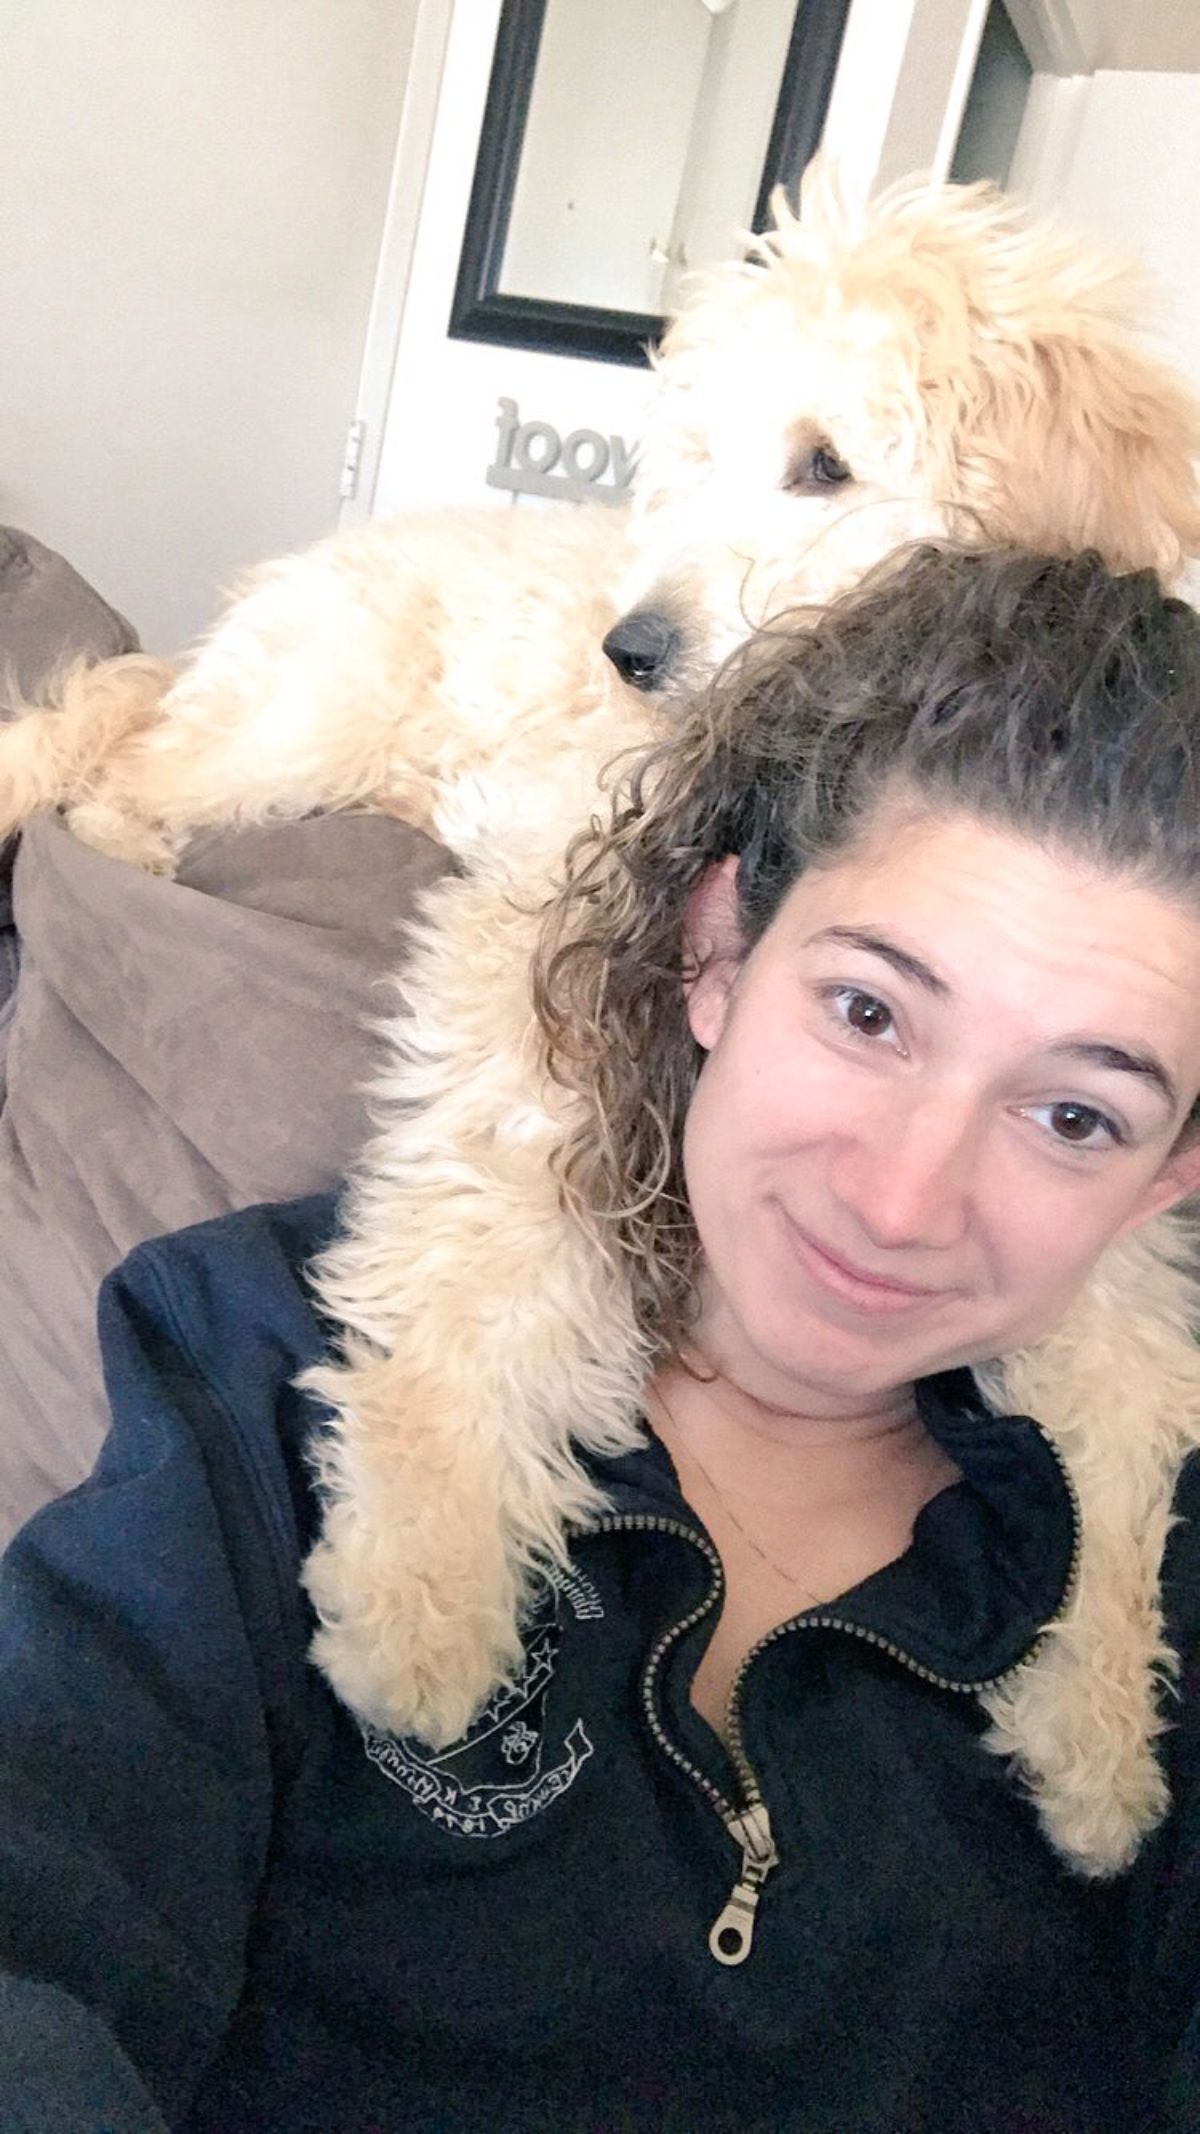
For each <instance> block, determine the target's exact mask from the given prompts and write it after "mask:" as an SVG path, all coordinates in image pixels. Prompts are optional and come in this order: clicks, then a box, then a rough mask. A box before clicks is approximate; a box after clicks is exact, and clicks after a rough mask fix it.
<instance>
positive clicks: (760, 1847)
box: [708, 1801, 779, 1964]
mask: <svg viewBox="0 0 1200 2134" xmlns="http://www.w3.org/2000/svg"><path fill="white" fill-rule="evenodd" d="M725 1827H726V1829H727V1830H728V1832H729V1834H730V1836H731V1837H734V1838H736V1839H737V1842H738V1844H739V1845H740V1846H741V1848H742V1872H741V1874H740V1875H739V1877H738V1880H737V1883H736V1886H735V1888H734V1891H733V1895H732V1896H731V1897H730V1899H729V1902H728V1904H727V1905H726V1907H725V1909H724V1911H723V1912H722V1913H721V1915H720V1918H719V1919H718V1920H717V1921H716V1923H715V1925H714V1926H713V1929H712V1932H711V1933H710V1935H709V1937H708V1946H709V1949H710V1950H711V1952H712V1954H713V1955H714V1956H715V1957H716V1959H717V1962H718V1963H719V1964H744V1963H745V1961H746V1958H747V1957H748V1956H749V1954H750V1943H751V1941H752V1940H753V1937H754V1914H755V1912H756V1911H757V1910H758V1893H759V1891H760V1889H761V1888H762V1886H763V1883H764V1882H765V1881H766V1879H767V1876H768V1875H769V1874H770V1872H771V1869H772V1868H773V1867H778V1865H779V1854H778V1853H777V1852H776V1850H775V1840H774V1838H773V1837H772V1836H771V1818H770V1816H769V1815H768V1814H767V1806H766V1802H765V1801H755V1803H754V1805H753V1807H752V1808H747V1809H746V1811H745V1813H744V1814H743V1815H735V1816H731V1817H730V1819H729V1821H728V1823H727V1824H726V1826H725Z"/></svg>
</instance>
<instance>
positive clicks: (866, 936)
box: [805, 926, 952, 1000]
mask: <svg viewBox="0 0 1200 2134" xmlns="http://www.w3.org/2000/svg"><path fill="white" fill-rule="evenodd" d="M818 941H836V942H838V943H839V945H840V946H841V947H842V948H861V949H865V951H866V953H867V955H868V956H881V957H882V958H883V961H884V962H885V963H890V964H891V966H892V969H893V970H894V971H898V972H899V974H900V976H901V978H911V979H912V980H913V981H914V983H915V984H916V985H919V986H921V987H923V989H924V990H925V992H926V993H932V994H933V996H934V998H935V1000H949V999H951V998H952V988H951V987H950V986H948V985H947V983H946V981H945V979H944V978H939V977H938V974H937V972H936V971H931V970H930V968H929V965H928V964H927V963H922V961H921V958H920V957H919V956H914V955H912V954H911V953H910V952H909V950H908V949H906V948H900V947H899V946H898V944H897V943H896V942H895V941H889V940H888V938H887V936H886V935H885V934H874V933H871V932H870V931H869V930H867V929H866V928H864V927H861V926H823V927H822V928H821V930H820V932H819V933H816V934H811V935H810V936H809V938H808V940H807V941H806V942H805V947H806V948H812V947H813V946H814V945H815V944H816V943H817V942H818Z"/></svg>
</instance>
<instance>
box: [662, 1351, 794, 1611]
mask: <svg viewBox="0 0 1200 2134" xmlns="http://www.w3.org/2000/svg"><path fill="white" fill-rule="evenodd" d="M653 1397H654V1399H655V1400H656V1401H657V1402H658V1404H659V1407H660V1408H661V1409H662V1411H663V1414H664V1415H665V1416H666V1418H667V1421H668V1422H669V1423H670V1425H671V1428H672V1430H673V1431H674V1433H675V1436H676V1439H677V1440H678V1442H679V1444H680V1445H681V1446H682V1448H683V1450H684V1452H685V1453H686V1454H687V1456H688V1458H689V1460H690V1461H691V1462H692V1464H693V1466H694V1467H696V1468H697V1469H698V1471H699V1473H700V1474H701V1475H703V1477H704V1480H705V1481H706V1482H707V1484H708V1486H709V1488H710V1489H711V1491H712V1493H713V1496H714V1497H715V1498H716V1500H717V1503H718V1504H719V1505H720V1507H721V1510H722V1511H723V1512H724V1513H725V1516H726V1518H727V1519H728V1520H730V1522H731V1523H732V1525H733V1526H735V1527H736V1528H737V1531H738V1533H739V1534H740V1535H741V1537H742V1540H743V1541H744V1542H745V1544H746V1546H747V1548H748V1549H752V1550H753V1551H754V1554H755V1555H756V1556H757V1557H758V1559H759V1562H760V1563H765V1564H766V1566H767V1569H768V1570H769V1571H774V1573H775V1576H776V1577H777V1578H781V1579H782V1580H783V1582H784V1584H785V1585H786V1586H791V1587H792V1588H793V1589H794V1590H795V1591H796V1592H797V1593H803V1594H804V1596H805V1598H806V1599H807V1600H810V1601H811V1602H812V1604H813V1606H814V1608H819V1607H820V1606H821V1602H820V1599H819V1597H818V1595H817V1594H815V1593H814V1592H813V1590H812V1588H811V1586H806V1585H805V1583H804V1581H803V1579H801V1578H797V1576H796V1574H795V1572H794V1571H787V1570H785V1569H784V1567H783V1565H782V1564H781V1563H776V1561H775V1558H774V1557H773V1556H772V1555H770V1554H769V1553H768V1551H767V1550H766V1549H764V1548H763V1546H762V1544H761V1542H758V1541H756V1540H755V1538H754V1536H753V1534H751V1533H750V1532H749V1531H748V1529H747V1528H746V1527H744V1526H743V1525H742V1522H741V1520H740V1519H739V1518H738V1515H737V1513H736V1512H735V1511H734V1508H733V1506H732V1504H731V1503H730V1502H729V1499H728V1497H727V1496H726V1495H725V1492H724V1490H722V1489H718V1488H717V1485H716V1483H715V1482H714V1481H713V1478H712V1476H711V1475H710V1473H709V1471H708V1469H707V1467H706V1466H705V1464H704V1462H703V1460H702V1459H701V1457H700V1455H699V1453H698V1452H697V1451H696V1448H695V1446H694V1445H693V1444H692V1442H691V1440H690V1439H689V1438H685V1437H684V1434H683V1432H682V1430H681V1429H680V1427H679V1424H678V1423H677V1422H676V1420H675V1416H674V1413H673V1411H672V1409H671V1408H669V1407H668V1405H667V1403H666V1401H665V1400H664V1398H663V1396H662V1394H661V1393H660V1392H659V1390H658V1388H657V1386H656V1387H654V1389H653Z"/></svg>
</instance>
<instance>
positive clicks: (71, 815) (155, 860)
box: [66, 800, 179, 874]
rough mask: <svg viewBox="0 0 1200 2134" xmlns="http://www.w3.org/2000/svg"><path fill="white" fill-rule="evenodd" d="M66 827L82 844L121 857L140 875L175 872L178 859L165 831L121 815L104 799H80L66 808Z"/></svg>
mask: <svg viewBox="0 0 1200 2134" xmlns="http://www.w3.org/2000/svg"><path fill="white" fill-rule="evenodd" d="M66 819H67V827H68V829H69V830H70V831H71V834H72V836H74V837H77V838H78V839H79V841H80V843H81V844H84V845H90V846H91V847H92V849H93V851H95V852H103V853H104V854H105V856H106V858H108V859H114V860H124V861H125V862H126V864H127V865H128V866H130V867H140V868H141V870H142V873H143V874H174V872H175V869H176V866H177V864H178V860H179V853H178V848H177V845H176V842H175V840H174V839H173V838H172V837H171V836H170V835H169V834H168V833H167V832H166V831H165V830H161V829H158V828H157V827H152V826H151V824H149V823H146V822H140V821H139V820H138V818H137V817H136V816H133V815H125V814H122V813H121V811H120V810H119V809H117V808H114V807H112V806H110V805H109V803H108V802H107V801H104V800H81V801H80V802H79V803H78V805H77V806H76V807H73V808H68V809H67V818H66Z"/></svg>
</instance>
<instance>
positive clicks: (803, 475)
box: [783, 444, 854, 496]
mask: <svg viewBox="0 0 1200 2134" xmlns="http://www.w3.org/2000/svg"><path fill="white" fill-rule="evenodd" d="M853 479H854V477H853V475H852V474H851V472H850V469H849V467H848V466H847V465H846V462H845V460H844V459H839V457H838V455H837V453H836V452H835V451H834V449H833V446H832V445H826V444H818V445H806V446H805V447H804V449H803V451H801V452H798V453H797V455H796V457H795V458H794V459H793V461H792V463H791V465H790V466H789V468H788V470H787V473H786V474H785V476H784V480H783V486H784V488H785V489H788V490H790V491H791V492H792V493H793V495H796V496H812V495H813V494H814V492H815V491H817V490H819V489H840V488H841V487H842V485H843V483H845V482H849V481H852V480H853Z"/></svg>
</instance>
